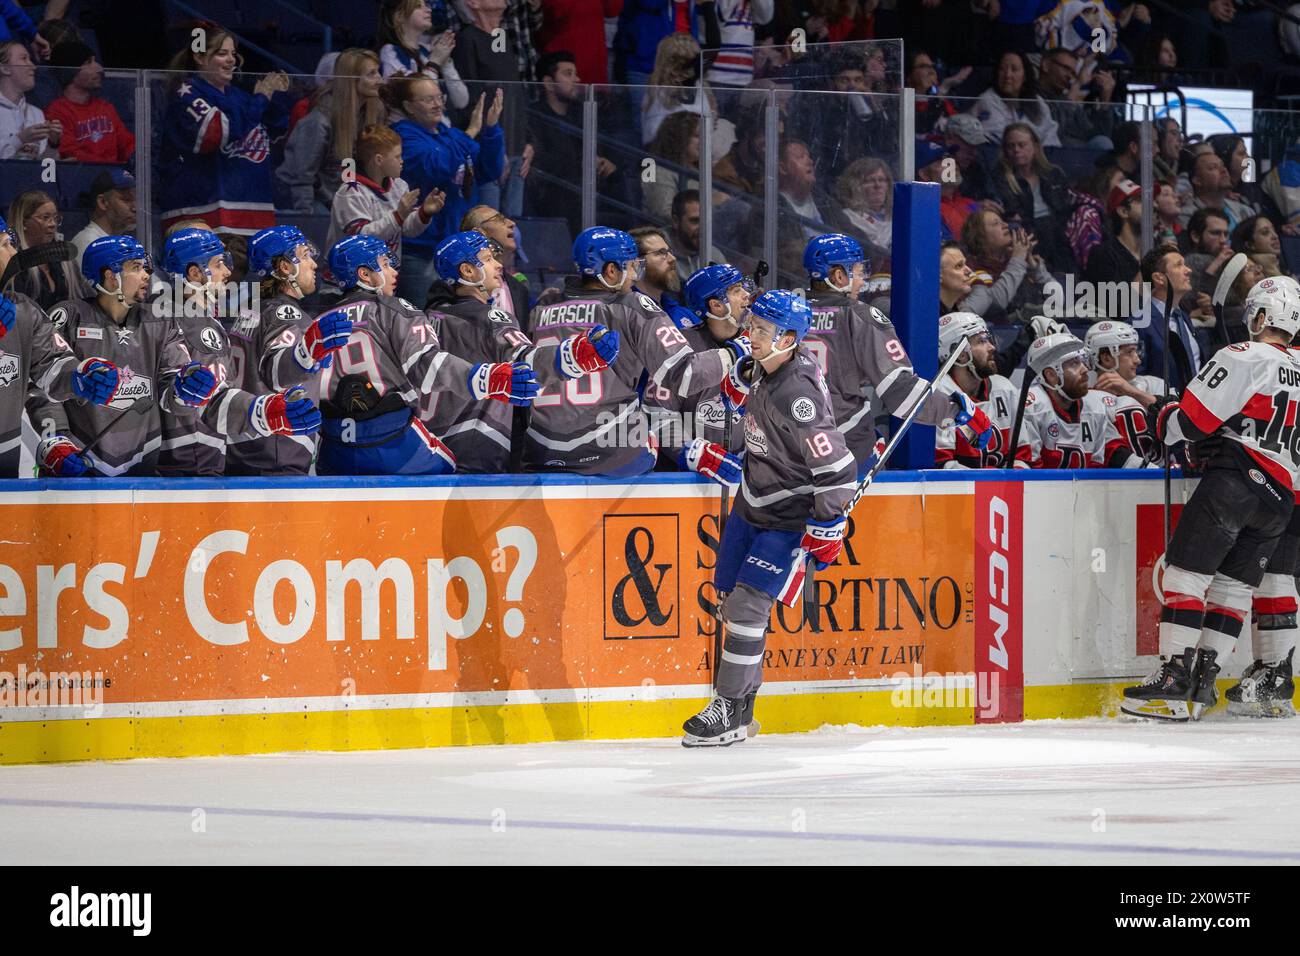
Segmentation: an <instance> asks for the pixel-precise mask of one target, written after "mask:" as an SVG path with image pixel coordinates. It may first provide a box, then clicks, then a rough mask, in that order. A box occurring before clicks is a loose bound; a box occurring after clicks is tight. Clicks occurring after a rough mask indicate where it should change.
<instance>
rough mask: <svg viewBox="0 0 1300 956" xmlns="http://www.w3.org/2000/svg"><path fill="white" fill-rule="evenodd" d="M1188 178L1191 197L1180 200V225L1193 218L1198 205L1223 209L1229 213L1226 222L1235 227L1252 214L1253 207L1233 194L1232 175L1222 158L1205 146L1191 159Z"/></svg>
mask: <svg viewBox="0 0 1300 956" xmlns="http://www.w3.org/2000/svg"><path fill="white" fill-rule="evenodd" d="M1190 181H1191V184H1192V198H1191V201H1190V202H1188V203H1184V204H1183V211H1182V212H1181V213H1180V214H1179V217H1178V218H1179V220H1180V221H1181V222H1182V223H1183V225H1186V224H1187V221H1188V220H1189V219H1191V218H1192V213H1194V212H1196V210H1198V209H1206V208H1209V209H1222V210H1223V211H1224V213H1225V214H1226V215H1227V217H1228V226H1229V228H1231V229H1235V228H1237V224H1238V223H1241V222H1244V221H1246V220H1247V219H1249V218H1250V217H1251V216H1253V215H1255V210H1253V209H1251V208H1250V207H1249V206H1248V205H1246V204H1245V203H1243V202H1241V201H1240V200H1238V199H1236V198H1234V197H1233V195H1232V179H1231V177H1230V175H1229V173H1228V167H1227V166H1225V165H1224V163H1223V160H1222V159H1220V158H1219V157H1218V155H1216V154H1215V153H1214V151H1213V150H1212V149H1207V150H1206V151H1205V152H1202V153H1200V154H1199V155H1197V156H1196V158H1195V159H1194V160H1193V161H1192V167H1191V176H1190Z"/></svg>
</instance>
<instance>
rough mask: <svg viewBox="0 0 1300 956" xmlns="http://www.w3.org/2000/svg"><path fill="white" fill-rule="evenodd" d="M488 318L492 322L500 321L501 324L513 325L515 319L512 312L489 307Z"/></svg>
mask: <svg viewBox="0 0 1300 956" xmlns="http://www.w3.org/2000/svg"><path fill="white" fill-rule="evenodd" d="M488 319H489V320H490V321H492V322H497V323H500V324H501V325H512V324H514V321H515V320H514V319H513V318H511V317H510V313H509V312H506V311H505V310H503V309H489V310H488Z"/></svg>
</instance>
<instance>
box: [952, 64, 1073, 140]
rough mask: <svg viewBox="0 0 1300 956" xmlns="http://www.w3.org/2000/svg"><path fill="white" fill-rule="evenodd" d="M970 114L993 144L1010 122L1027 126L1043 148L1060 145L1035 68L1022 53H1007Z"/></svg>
mask: <svg viewBox="0 0 1300 956" xmlns="http://www.w3.org/2000/svg"><path fill="white" fill-rule="evenodd" d="M971 112H973V113H974V114H975V115H976V116H977V117H978V118H979V121H980V123H981V124H982V125H983V127H984V132H985V133H986V134H988V137H989V139H990V140H992V141H993V142H995V143H997V142H1001V140H1002V131H1003V130H1005V129H1006V128H1007V127H1008V126H1009V125H1011V124H1012V123H1017V122H1019V123H1028V124H1029V125H1030V126H1032V127H1033V128H1034V132H1035V133H1037V134H1038V139H1039V142H1041V143H1042V144H1043V145H1044V146H1060V145H1061V139H1060V136H1059V135H1058V133H1057V129H1056V120H1054V119H1053V118H1052V113H1051V110H1049V109H1048V108H1047V104H1046V103H1045V102H1044V101H1043V98H1042V97H1041V96H1039V95H1038V84H1037V81H1036V79H1035V77H1034V67H1033V65H1032V64H1031V63H1030V62H1029V60H1028V58H1026V57H1025V55H1024V54H1023V53H1020V52H1018V51H1015V50H1008V51H1007V52H1006V53H1003V54H1002V56H1001V58H999V60H998V63H997V71H996V73H995V74H994V78H993V85H992V86H990V87H989V88H988V89H987V90H985V91H984V92H983V93H981V94H980V95H979V99H977V100H976V101H975V106H974V107H973V108H972V110H971Z"/></svg>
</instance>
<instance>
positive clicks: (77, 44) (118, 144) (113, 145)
mask: <svg viewBox="0 0 1300 956" xmlns="http://www.w3.org/2000/svg"><path fill="white" fill-rule="evenodd" d="M50 65H51V66H54V67H62V68H63V70H61V71H60V73H61V75H62V76H65V77H67V81H68V82H67V85H66V86H65V87H64V88H63V95H62V96H60V97H59V98H58V99H56V100H55V101H54V102H52V103H51V104H50V105H49V106H47V107H46V108H45V118H46V120H48V121H53V122H57V123H58V124H59V125H60V126H61V127H62V128H63V138H62V139H61V140H60V141H59V158H60V159H75V160H76V161H77V162H79V163H112V164H114V165H118V166H120V165H122V164H123V163H125V162H127V161H128V160H129V159H130V158H131V157H132V156H133V155H134V154H135V136H134V135H132V133H131V131H130V130H129V129H127V128H126V124H125V123H123V122H122V117H120V116H118V115H117V109H116V108H115V107H114V106H113V104H112V103H110V102H109V101H108V100H106V99H103V98H102V97H100V96H98V95H96V94H98V93H99V92H100V91H101V90H102V89H103V87H104V68H103V67H102V66H100V65H99V63H98V61H96V59H95V52H94V51H93V50H91V48H90V47H88V46H86V44H84V43H82V42H81V41H80V40H74V41H72V42H69V43H60V44H59V45H58V46H57V47H55V48H54V53H53V54H51V56H50Z"/></svg>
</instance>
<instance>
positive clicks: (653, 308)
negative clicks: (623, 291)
mask: <svg viewBox="0 0 1300 956" xmlns="http://www.w3.org/2000/svg"><path fill="white" fill-rule="evenodd" d="M636 298H637V301H638V302H640V303H641V308H643V309H645V310H646V311H647V312H661V311H663V310H662V309H660V308H659V303H657V302H655V300H654V299H652V298H650V296H648V295H646V294H645V293H644V292H638V293H637V294H636Z"/></svg>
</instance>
